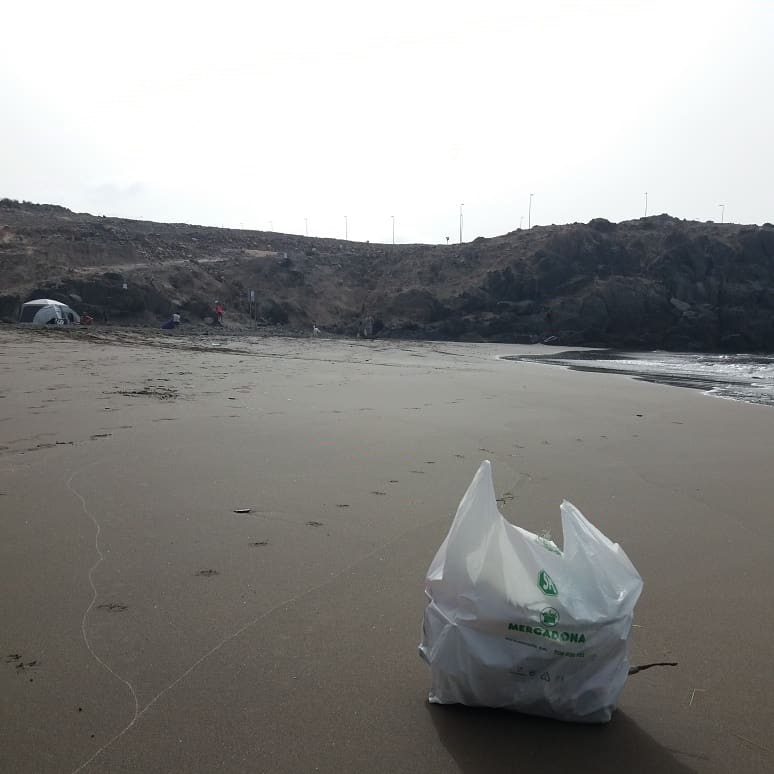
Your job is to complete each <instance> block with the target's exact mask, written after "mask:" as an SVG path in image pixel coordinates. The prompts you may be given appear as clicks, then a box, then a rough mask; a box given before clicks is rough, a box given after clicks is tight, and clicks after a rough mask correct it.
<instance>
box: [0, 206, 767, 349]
mask: <svg viewBox="0 0 774 774" xmlns="http://www.w3.org/2000/svg"><path fill="white" fill-rule="evenodd" d="M251 289H254V290H255V291H256V300H257V304H256V312H255V316H256V318H257V319H255V320H254V321H251V320H250V319H249V317H248V314H249V304H248V292H249V290H251ZM40 296H47V297H52V298H57V299H59V300H62V301H65V302H68V303H70V304H72V305H73V306H74V307H75V308H76V309H77V310H78V311H80V312H87V313H89V314H91V315H92V316H93V317H95V318H96V320H97V321H110V322H116V323H118V322H125V323H133V324H136V323H147V324H154V325H157V324H158V322H159V321H160V320H162V319H165V318H166V317H168V315H169V314H171V313H172V312H180V313H181V314H182V315H183V318H184V320H187V321H190V322H192V323H201V322H202V321H203V320H204V319H206V318H207V317H208V315H209V314H210V313H211V310H212V305H213V301H214V300H215V299H219V300H220V301H221V302H222V303H223V304H224V306H225V308H226V320H227V323H228V324H241V325H247V324H258V325H285V326H288V327H289V328H291V329H296V330H297V329H305V330H309V329H310V327H311V325H312V324H313V323H316V324H317V325H318V326H320V327H321V328H323V329H324V330H326V331H330V332H333V333H341V334H348V335H355V334H358V333H360V334H361V335H367V336H372V335H376V336H402V337H413V338H436V339H460V340H490V341H510V342H536V341H545V340H547V339H550V340H551V341H552V342H555V343H557V344H565V345H591V346H616V347H630V348H631V347H637V348H651V349H652V348H663V349H679V350H714V351H723V350H729V351H738V352H739V351H767V352H771V351H774V226H773V225H771V224H765V225H764V226H761V227H758V226H740V225H736V224H730V223H729V224H717V223H697V222H690V221H681V220H678V219H676V218H672V217H669V216H667V215H659V216H656V217H649V218H642V219H639V220H633V221H626V222H623V223H618V224H615V223H610V222H608V221H606V220H603V219H596V220H592V221H591V222H590V223H588V224H577V223H576V224H570V225H565V226H545V227H543V226H541V227H534V228H532V229H530V230H519V231H514V232H511V233H509V234H505V235H503V236H500V237H495V238H492V239H484V238H479V239H476V240H474V241H473V242H470V243H465V244H461V245H460V244H456V245H442V246H431V245H396V246H394V247H393V246H392V245H382V244H368V243H360V242H351V241H344V240H336V239H316V238H307V237H299V236H293V235H289V234H277V233H270V232H262V231H245V230H232V229H220V228H209V227H202V226H190V225H185V224H167V223H151V222H145V221H132V220H124V219H119V218H105V217H96V216H93V215H87V214H76V213H73V212H71V211H70V210H67V209H65V208H63V207H58V206H54V205H36V204H29V203H26V202H23V203H20V202H16V201H13V200H9V199H3V200H0V317H2V318H6V319H7V320H14V319H16V316H17V314H18V309H19V306H20V304H21V303H23V302H24V301H26V300H28V299H30V298H33V297H40Z"/></svg>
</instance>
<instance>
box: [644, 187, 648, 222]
mask: <svg viewBox="0 0 774 774" xmlns="http://www.w3.org/2000/svg"><path fill="white" fill-rule="evenodd" d="M645 217H646V218H647V217H648V192H647V191H645Z"/></svg>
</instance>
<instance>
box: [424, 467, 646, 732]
mask: <svg viewBox="0 0 774 774" xmlns="http://www.w3.org/2000/svg"><path fill="white" fill-rule="evenodd" d="M561 510H562V531H563V532H564V546H563V550H560V549H559V548H558V547H557V546H556V545H555V544H554V543H553V542H552V541H550V540H548V539H546V538H543V537H538V536H537V535H534V534H532V533H531V532H527V531H526V530H524V529H521V528H520V527H516V526H514V525H512V524H510V523H509V522H507V521H506V520H505V519H504V518H503V517H502V515H501V514H500V512H499V511H498V509H497V502H496V500H495V493H494V487H493V484H492V470H491V464H490V463H489V461H485V462H483V463H482V464H481V466H480V467H479V469H478V472H477V473H476V475H475V477H474V478H473V481H472V483H471V484H470V487H468V491H467V492H466V493H465V496H464V497H463V498H462V501H461V502H460V505H459V508H458V509H457V515H456V516H455V517H454V522H453V523H452V526H451V529H450V530H449V534H448V535H447V536H446V539H445V540H444V542H443V543H442V544H441V547H440V548H439V549H438V553H437V554H436V555H435V558H434V559H433V562H432V564H431V565H430V569H429V570H428V572H427V578H426V582H425V592H426V594H427V596H428V598H429V603H428V606H427V608H426V610H425V616H424V626H423V634H422V643H421V644H420V646H419V651H420V655H421V656H422V657H423V658H424V660H425V661H426V662H427V663H428V664H429V665H430V669H431V675H432V687H431V690H430V697H429V698H430V701H431V702H434V703H438V704H456V703H459V704H467V705H470V706H480V707H481V706H482V707H502V708H506V709H511V710H516V711H519V712H526V713H529V714H532V715H543V716H546V717H551V718H557V719H560V720H570V721H579V722H585V723H606V722H607V721H608V720H610V717H611V715H612V713H613V710H614V709H615V705H616V702H617V700H618V696H619V695H620V693H621V690H622V689H623V686H624V683H625V682H626V677H627V673H628V670H629V661H628V658H627V640H628V637H629V633H630V631H631V624H632V612H633V610H634V605H635V603H636V602H637V599H638V598H639V596H640V592H641V591H642V579H641V578H640V576H639V574H638V573H637V570H635V568H634V566H633V565H632V563H631V562H630V561H629V558H628V557H627V556H626V554H625V553H624V552H623V550H622V549H621V548H620V546H619V545H618V544H617V543H612V542H611V541H610V540H608V539H607V538H606V537H605V536H604V535H603V534H602V533H601V532H600V531H599V530H598V529H597V528H596V527H594V526H593V525H592V524H591V523H590V522H589V521H587V520H586V519H585V518H584V517H583V515H582V514H581V513H580V511H578V510H577V509H576V508H575V507H574V506H573V505H571V504H570V503H568V502H566V501H565V502H563V503H562V508H561Z"/></svg>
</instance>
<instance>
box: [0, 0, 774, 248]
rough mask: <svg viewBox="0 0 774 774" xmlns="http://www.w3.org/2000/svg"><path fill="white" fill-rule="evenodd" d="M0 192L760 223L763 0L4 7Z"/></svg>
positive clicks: (80, 203)
mask: <svg viewBox="0 0 774 774" xmlns="http://www.w3.org/2000/svg"><path fill="white" fill-rule="evenodd" d="M0 25H2V29H3V33H2V38H1V39H2V44H1V45H0V196H7V197H10V198H14V199H28V200H31V201H38V202H50V203H55V204H63V205H65V206H67V207H70V208H71V209H74V210H76V211H86V212H93V213H96V214H106V215H119V216H123V217H130V218H145V219H149V220H160V221H184V222H188V223H202V224H207V225H224V226H231V227H240V226H243V227H245V228H257V229H269V227H270V226H273V228H274V230H275V231H285V232H290V233H300V234H303V233H304V229H305V224H304V219H305V218H306V219H307V220H308V230H309V235H310V236H333V237H343V236H344V222H345V221H344V216H345V215H346V216H347V218H348V227H349V228H348V230H349V237H350V239H357V240H366V239H369V240H371V241H386V242H389V241H391V239H392V219H391V216H392V215H394V216H395V237H396V241H397V242H420V241H421V242H442V241H444V240H445V237H446V236H447V235H448V236H449V237H451V240H452V241H457V240H458V239H459V211H460V204H461V203H464V209H463V211H464V231H463V237H464V240H465V241H468V240H469V239H473V238H475V237H477V236H495V235H497V234H502V233H505V232H507V231H510V230H513V229H514V228H517V227H518V226H519V224H520V222H521V218H523V225H524V227H526V226H527V220H528V204H529V195H530V193H533V194H534V198H533V206H532V223H533V224H536V223H537V224H548V223H567V222H573V221H588V220H590V219H591V218H593V217H606V218H608V219H610V220H614V221H618V220H625V219H628V218H635V217H639V216H641V215H642V214H643V213H644V204H645V196H644V192H645V191H647V192H648V212H649V214H657V213H661V212H668V213H669V214H671V215H675V216H677V217H681V218H689V219H698V220H719V219H720V208H719V206H718V205H719V204H721V203H722V204H725V205H726V209H725V219H726V220H727V221H728V220H733V221H736V222H745V223H763V222H765V221H774V153H773V152H772V146H773V145H774V99H772V84H773V83H774V2H764V1H763V0H762V1H761V2H753V1H752V0H737V1H736V2H731V0H725V1H724V2H717V3H716V2H712V1H705V2H695V3H694V2H687V1H686V2H680V0H672V1H671V2H658V1H657V0H652V1H650V2H638V1H635V0H632V1H630V2H629V1H627V0H617V1H616V2H601V1H600V2H591V1H590V0H578V1H577V2H569V1H568V0H565V1H564V2H548V1H547V0H532V1H530V2H520V1H519V0H508V1H507V2H491V1H487V0H467V2H457V0H444V1H443V2H435V0H412V1H411V2H405V1H404V0H385V1H384V2H381V3H375V2H369V0H316V1H315V2H302V1H300V0H273V1H272V2H266V1H265V0H254V2H244V3H236V2H230V0H218V2H212V1H210V2H206V3H201V2H197V0H186V2H170V1H166V0H155V2H145V0H133V2H131V3H111V2H106V1H105V0H99V2H85V1H83V0H69V1H68V2H63V0H56V1H55V2H38V1H36V0H25V1H24V2H15V3H6V4H4V7H3V10H2V13H0Z"/></svg>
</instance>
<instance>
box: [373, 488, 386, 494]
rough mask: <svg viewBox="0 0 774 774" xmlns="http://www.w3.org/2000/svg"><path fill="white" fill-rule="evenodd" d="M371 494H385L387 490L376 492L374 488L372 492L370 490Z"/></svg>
mask: <svg viewBox="0 0 774 774" xmlns="http://www.w3.org/2000/svg"><path fill="white" fill-rule="evenodd" d="M371 494H372V495H385V494H387V492H378V491H377V490H376V489H374V490H373V492H371Z"/></svg>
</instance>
